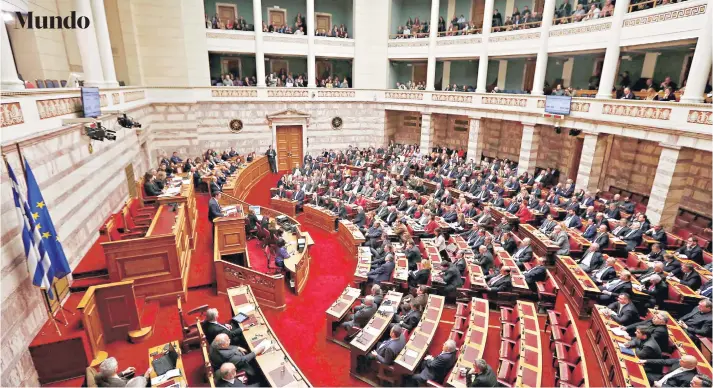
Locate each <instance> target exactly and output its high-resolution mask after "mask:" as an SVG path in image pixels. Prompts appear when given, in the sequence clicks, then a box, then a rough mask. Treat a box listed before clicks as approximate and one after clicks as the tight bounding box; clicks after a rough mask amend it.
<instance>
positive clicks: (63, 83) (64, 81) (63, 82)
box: [59, 79, 67, 87]
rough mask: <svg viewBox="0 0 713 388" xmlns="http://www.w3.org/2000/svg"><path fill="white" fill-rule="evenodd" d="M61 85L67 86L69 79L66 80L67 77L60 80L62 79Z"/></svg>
mask: <svg viewBox="0 0 713 388" xmlns="http://www.w3.org/2000/svg"><path fill="white" fill-rule="evenodd" d="M59 85H60V86H61V87H65V86H67V80H66V79H63V80H60V81H59Z"/></svg>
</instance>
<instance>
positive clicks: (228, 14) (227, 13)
mask: <svg viewBox="0 0 713 388" xmlns="http://www.w3.org/2000/svg"><path fill="white" fill-rule="evenodd" d="M236 13H237V10H236V9H235V7H234V6H230V5H219V6H218V17H219V18H220V21H221V22H223V24H224V25H226V24H227V23H228V20H232V21H233V23H235V18H236V15H235V14H236Z"/></svg>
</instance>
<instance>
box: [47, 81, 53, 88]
mask: <svg viewBox="0 0 713 388" xmlns="http://www.w3.org/2000/svg"><path fill="white" fill-rule="evenodd" d="M45 85H46V86H47V87H48V88H54V83H52V80H51V79H46V80H45Z"/></svg>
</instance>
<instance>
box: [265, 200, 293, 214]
mask: <svg viewBox="0 0 713 388" xmlns="http://www.w3.org/2000/svg"><path fill="white" fill-rule="evenodd" d="M270 207H271V208H273V209H275V210H277V211H278V212H280V213H284V214H287V215H288V216H290V217H292V218H295V217H296V215H297V201H293V200H291V199H287V198H270Z"/></svg>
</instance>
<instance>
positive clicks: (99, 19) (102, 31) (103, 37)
mask: <svg viewBox="0 0 713 388" xmlns="http://www.w3.org/2000/svg"><path fill="white" fill-rule="evenodd" d="M92 15H93V16H94V20H93V21H94V29H95V30H96V32H97V45H98V47H99V57H100V58H101V63H102V72H103V73H104V84H105V85H106V86H107V87H110V88H115V87H118V86H119V83H118V82H117V81H116V70H114V55H113V54H112V52H111V40H110V39H109V27H107V24H106V12H105V10H104V0H92Z"/></svg>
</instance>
